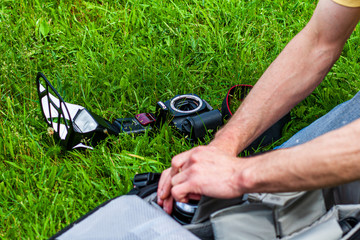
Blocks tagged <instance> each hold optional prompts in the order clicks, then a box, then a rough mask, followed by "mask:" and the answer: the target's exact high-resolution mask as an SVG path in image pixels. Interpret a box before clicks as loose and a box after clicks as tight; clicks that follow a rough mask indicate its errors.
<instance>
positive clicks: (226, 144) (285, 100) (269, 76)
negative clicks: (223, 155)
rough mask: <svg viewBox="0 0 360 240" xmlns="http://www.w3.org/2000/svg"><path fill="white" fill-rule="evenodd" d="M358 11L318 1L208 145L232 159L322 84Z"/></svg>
mask: <svg viewBox="0 0 360 240" xmlns="http://www.w3.org/2000/svg"><path fill="white" fill-rule="evenodd" d="M359 17H360V8H346V7H343V6H340V5H338V4H336V3H334V2H332V1H330V0H320V1H319V3H318V6H317V7H316V10H315V12H314V15H313V17H312V18H311V20H310V22H309V23H308V25H307V26H306V27H305V28H304V29H303V30H302V31H301V32H300V33H299V34H298V35H297V36H296V37H295V38H294V39H293V40H292V41H291V42H290V43H289V44H288V45H287V46H286V48H285V49H284V50H283V51H282V52H281V54H280V55H279V56H278V57H277V59H276V60H275V61H274V62H273V63H272V64H271V65H270V67H269V68H268V69H267V70H266V71H265V73H264V74H263V75H262V77H261V78H260V79H259V81H258V82H257V83H256V85H255V86H254V88H253V89H252V90H251V92H250V94H249V95H248V97H247V98H246V99H245V101H244V102H243V103H242V104H241V106H240V108H239V109H238V110H237V112H236V113H235V114H234V116H233V117H232V119H231V120H230V121H229V123H228V124H227V125H226V126H225V127H224V128H223V129H221V130H220V131H219V132H218V133H217V134H216V137H215V139H214V141H213V142H212V143H210V144H211V145H213V146H217V147H219V148H222V149H224V150H226V151H227V152H229V153H231V154H233V155H236V154H238V153H239V152H240V151H242V150H243V149H244V148H245V147H247V146H248V145H249V144H250V143H251V142H252V141H253V140H255V139H256V138H257V137H258V136H259V135H260V134H261V133H262V132H264V131H265V130H266V129H267V128H269V127H270V126H271V125H272V124H274V123H275V122H276V121H277V120H278V119H280V118H281V117H282V116H284V115H285V114H286V113H287V112H288V111H289V110H290V109H291V108H292V107H294V106H295V105H296V104H297V103H299V102H300V101H301V100H303V99H304V98H305V97H306V96H308V95H309V94H310V93H311V92H312V91H313V90H314V89H315V87H316V86H317V85H318V84H319V83H320V82H321V81H322V79H323V78H324V76H325V75H326V74H327V73H328V71H329V70H330V68H331V66H332V65H333V64H334V62H335V61H336V60H337V58H338V57H339V55H340V53H341V50H342V48H343V46H344V44H345V42H346V40H347V39H348V37H349V36H350V34H351V32H352V31H353V29H354V27H355V26H356V24H357V22H358V21H359Z"/></svg>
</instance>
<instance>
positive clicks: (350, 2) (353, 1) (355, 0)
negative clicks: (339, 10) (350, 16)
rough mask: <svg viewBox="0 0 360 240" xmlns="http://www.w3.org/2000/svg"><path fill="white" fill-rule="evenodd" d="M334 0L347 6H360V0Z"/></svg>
mask: <svg viewBox="0 0 360 240" xmlns="http://www.w3.org/2000/svg"><path fill="white" fill-rule="evenodd" d="M333 1H334V2H336V3H337V4H340V5H343V6H345V7H360V0H333Z"/></svg>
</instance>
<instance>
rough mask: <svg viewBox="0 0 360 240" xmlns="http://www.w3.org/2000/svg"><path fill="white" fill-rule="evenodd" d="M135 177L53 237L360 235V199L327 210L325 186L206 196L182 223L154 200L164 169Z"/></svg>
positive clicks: (295, 239) (345, 238)
mask: <svg viewBox="0 0 360 240" xmlns="http://www.w3.org/2000/svg"><path fill="white" fill-rule="evenodd" d="M137 176H138V177H135V178H134V188H133V189H132V190H131V191H130V192H129V193H128V194H127V195H123V196H119V197H116V198H114V199H111V200H109V201H107V202H105V203H103V204H101V205H100V206H98V207H96V208H95V209H93V210H92V211H90V212H89V213H87V214H86V215H85V216H83V217H81V218H80V219H78V220H76V221H75V222H74V223H72V224H70V225H69V226H67V227H66V228H64V229H63V230H61V231H59V232H58V233H57V234H55V235H54V236H52V237H51V238H50V239H190V240H191V239H199V238H200V239H274V240H280V239H281V240H304V239H329V240H335V239H341V240H354V239H360V222H359V220H358V219H359V218H360V204H347V205H334V206H333V207H332V208H331V209H330V210H329V211H326V209H325V207H326V206H325V201H324V198H323V193H322V191H321V190H315V191H309V192H294V193H275V194H260V196H259V194H258V195H255V196H251V194H249V195H245V196H244V198H243V199H241V198H236V199H226V200H224V199H214V198H208V197H203V198H202V199H201V201H200V202H199V207H198V209H197V212H196V214H195V216H194V218H193V220H192V221H191V223H190V224H187V225H181V224H179V223H178V222H177V221H175V220H174V218H172V217H171V216H170V215H168V214H166V213H165V212H164V211H163V210H162V208H161V207H160V206H158V205H157V204H156V190H157V186H158V180H159V177H160V174H158V173H147V174H140V175H137ZM357 184H359V183H357ZM350 187H353V184H352V185H351V186H350ZM335 194H336V193H335ZM348 200H349V199H346V201H348Z"/></svg>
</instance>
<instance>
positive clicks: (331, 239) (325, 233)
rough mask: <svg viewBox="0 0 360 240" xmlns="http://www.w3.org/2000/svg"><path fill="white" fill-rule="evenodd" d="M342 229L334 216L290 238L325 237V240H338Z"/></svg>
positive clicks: (304, 239) (301, 239)
mask: <svg viewBox="0 0 360 240" xmlns="http://www.w3.org/2000/svg"><path fill="white" fill-rule="evenodd" d="M342 233H343V232H342V230H341V228H340V226H339V224H338V221H337V220H336V219H334V218H332V219H330V220H328V221H326V222H323V223H320V224H319V225H316V226H314V227H313V228H310V229H309V230H308V231H306V232H304V233H302V234H300V235H297V236H295V237H293V238H291V240H306V239H309V240H311V239H326V240H338V239H340V238H341V236H342Z"/></svg>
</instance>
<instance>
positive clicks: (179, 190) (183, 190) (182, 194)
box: [171, 182, 192, 202]
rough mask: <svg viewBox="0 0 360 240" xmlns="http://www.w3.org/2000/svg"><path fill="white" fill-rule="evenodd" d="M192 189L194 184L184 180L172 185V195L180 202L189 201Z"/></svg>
mask: <svg viewBox="0 0 360 240" xmlns="http://www.w3.org/2000/svg"><path fill="white" fill-rule="evenodd" d="M191 190H192V186H190V185H189V182H184V183H182V184H179V185H176V186H173V187H172V189H171V196H173V198H174V199H175V200H176V201H178V202H188V201H189V196H188V195H189V193H191Z"/></svg>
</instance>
